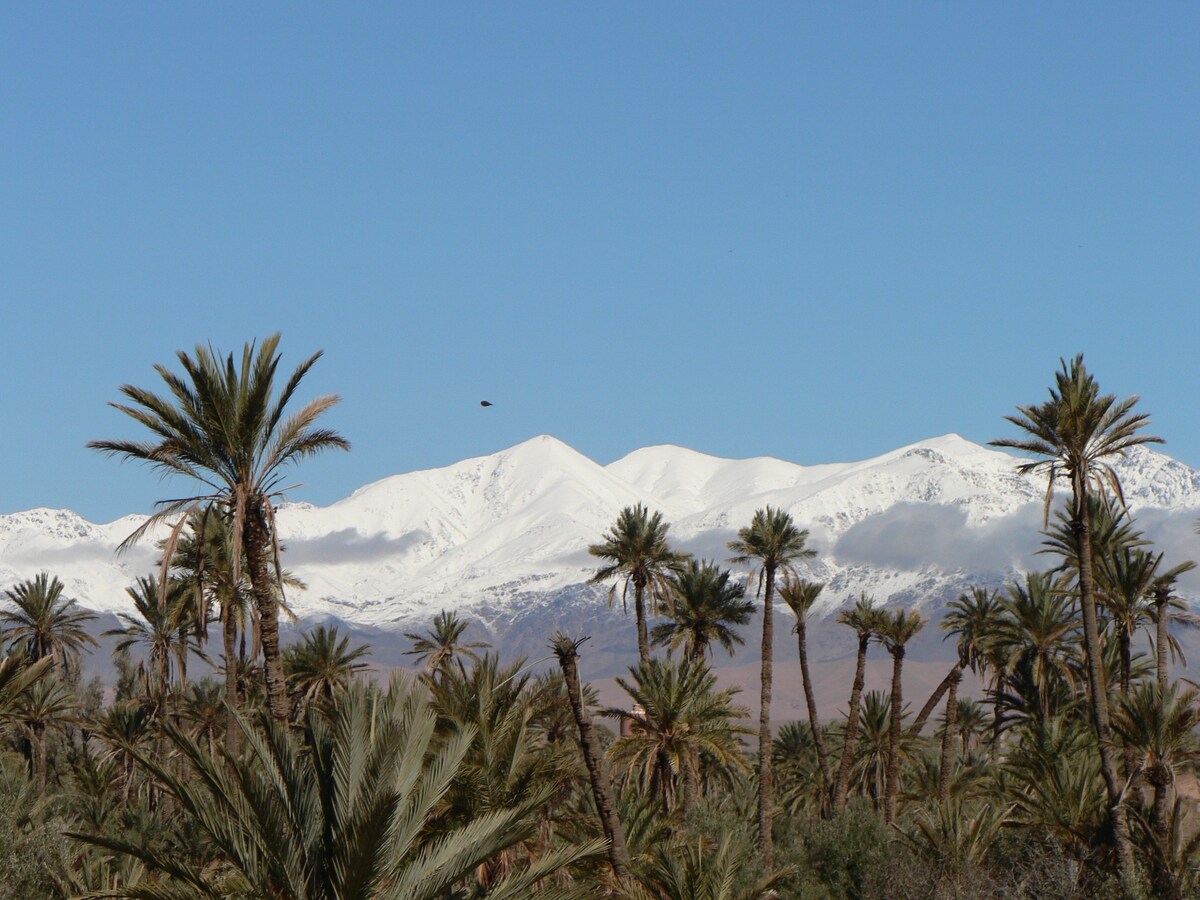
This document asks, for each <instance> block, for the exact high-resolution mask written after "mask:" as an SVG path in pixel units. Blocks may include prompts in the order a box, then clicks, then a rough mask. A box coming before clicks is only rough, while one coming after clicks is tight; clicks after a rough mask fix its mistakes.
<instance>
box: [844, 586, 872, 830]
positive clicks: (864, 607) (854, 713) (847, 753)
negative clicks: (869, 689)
mask: <svg viewBox="0 0 1200 900" xmlns="http://www.w3.org/2000/svg"><path fill="white" fill-rule="evenodd" d="M837 619H838V621H839V622H841V623H842V624H843V625H847V626H849V627H850V628H853V629H854V633H855V635H856V636H857V637H858V658H857V662H856V664H855V667H854V681H853V683H852V684H851V685H850V705H849V707H848V709H847V710H846V731H845V736H844V737H843V739H842V759H841V762H840V763H839V765H838V777H837V781H836V782H835V783H834V787H833V808H834V811H838V810H840V809H842V807H844V806H845V805H846V794H847V793H848V792H849V790H850V771H851V769H852V768H853V767H854V754H855V750H856V747H857V742H858V717H859V706H860V704H861V703H862V692H863V684H864V683H865V681H866V677H867V647H868V646H869V645H870V643H871V638H873V637H874V636H875V627H876V625H877V623H878V621H879V611H878V610H877V609H876V608H875V601H874V600H873V599H871V598H870V597H868V596H867V595H866V594H860V595H859V598H858V600H857V601H856V602H855V604H854V606H853V607H852V608H850V609H847V610H842V611H841V612H840V613H838V617H837Z"/></svg>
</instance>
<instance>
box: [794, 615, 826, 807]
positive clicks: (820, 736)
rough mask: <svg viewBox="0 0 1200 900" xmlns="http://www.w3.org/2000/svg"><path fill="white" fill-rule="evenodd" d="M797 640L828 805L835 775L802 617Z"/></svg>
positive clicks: (805, 699)
mask: <svg viewBox="0 0 1200 900" xmlns="http://www.w3.org/2000/svg"><path fill="white" fill-rule="evenodd" d="M796 642H797V644H799V651H800V681H801V682H802V684H803V687H804V702H805V703H806V704H807V705H808V724H809V727H810V728H812V735H813V744H814V745H815V746H816V748H817V763H818V764H819V765H820V767H821V796H822V797H824V798H825V802H824V803H822V804H821V805H822V807H826V806H827V803H828V800H829V795H830V791H831V789H832V787H833V776H832V774H831V773H830V771H829V751H828V750H827V749H826V748H825V732H824V731H823V730H822V729H821V723H820V721H818V719H817V698H816V695H815V693H814V692H813V683H812V677H811V676H810V675H809V674H808V623H807V622H806V621H805V620H804V619H803V618H802V617H801V618H797V619H796Z"/></svg>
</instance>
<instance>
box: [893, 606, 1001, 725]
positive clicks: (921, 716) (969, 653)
mask: <svg viewBox="0 0 1200 900" xmlns="http://www.w3.org/2000/svg"><path fill="white" fill-rule="evenodd" d="M946 610H947V611H946V615H945V616H944V617H943V618H942V630H943V631H945V632H946V634H945V635H944V636H943V638H942V640H945V639H946V638H948V637H951V636H954V637H957V638H958V641H957V649H958V659H956V660H955V662H954V665H953V667H951V669H950V671H949V673H947V675H946V677H945V678H943V679H942V681H941V683H940V684H939V685H938V686H937V688H936V689H935V690H934V692H933V693H932V694H930V695H929V699H928V700H927V701H925V705H924V706H922V707H921V711H920V712H919V713H917V717H916V719H914V720H913V724H912V725H911V726H910V727H909V731H910V732H911V734H912V736H913V737H916V736H917V735H919V734H920V733H921V729H922V728H924V727H925V723H926V722H927V721H928V720H929V717H930V716H931V715H932V714H933V711H934V709H935V708H936V707H937V704H938V703H939V702H940V701H941V699H942V697H944V696H945V695H946V693H947V691H951V692H957V690H958V686H959V684H960V683H961V682H962V673H963V669H964V668H969V669H970V670H971V671H972V672H977V673H982V672H983V671H985V670H986V668H987V665H988V662H987V649H988V647H989V646H990V644H989V641H990V639H991V638H992V636H993V635H994V634H995V632H996V630H997V629H998V628H999V626H1000V618H1001V615H1002V613H1003V605H1002V604H1001V603H1000V598H999V594H998V592H996V591H989V590H987V589H986V588H981V587H973V588H971V592H970V594H969V595H968V594H959V595H958V598H957V599H955V600H951V601H950V602H949V603H948V604H946ZM946 702H947V708H948V707H949V705H950V704H952V703H954V702H955V700H954V698H950V699H948V700H947V701H946Z"/></svg>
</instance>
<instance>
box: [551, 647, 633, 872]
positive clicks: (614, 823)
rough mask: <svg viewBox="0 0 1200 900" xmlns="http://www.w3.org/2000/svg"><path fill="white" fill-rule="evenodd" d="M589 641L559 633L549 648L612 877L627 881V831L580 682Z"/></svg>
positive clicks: (630, 866) (629, 870)
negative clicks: (581, 656)
mask: <svg viewBox="0 0 1200 900" xmlns="http://www.w3.org/2000/svg"><path fill="white" fill-rule="evenodd" d="M586 640H587V638H586V637H583V638H578V639H577V638H572V637H571V636H570V635H568V634H566V633H564V632H561V631H559V632H556V633H555V634H554V635H553V636H552V637H551V638H550V648H551V649H552V650H553V651H554V655H555V656H557V657H558V664H559V666H560V667H561V668H562V674H563V680H564V681H566V683H567V696H568V697H569V698H570V701H571V711H572V713H574V716H575V727H576V729H577V730H578V732H579V745H580V747H581V749H582V751H583V761H584V765H586V766H587V770H588V779H589V780H590V781H591V785H592V799H593V800H594V801H595V804H596V812H597V814H598V815H599V817H600V827H601V829H602V830H603V831H604V838H605V840H606V841H607V843H608V862H609V865H610V866H611V867H612V873H613V877H615V878H616V880H617V881H618V882H627V881H628V880H629V877H630V872H631V870H632V865H631V863H630V860H629V850H628V849H627V848H626V846H625V832H624V830H623V829H622V828H621V819H620V816H619V815H618V814H617V802H616V799H615V798H614V796H613V786H612V780H611V779H610V778H609V775H608V766H607V765H606V764H605V760H604V751H602V750H601V749H600V739H599V737H598V736H597V734H596V732H595V730H594V729H593V728H592V718H591V716H590V715H588V710H587V707H586V706H584V703H583V685H582V682H581V681H580V680H579V645H580V644H582V643H583V642H584V641H586Z"/></svg>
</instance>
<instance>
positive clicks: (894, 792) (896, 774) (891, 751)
mask: <svg viewBox="0 0 1200 900" xmlns="http://www.w3.org/2000/svg"><path fill="white" fill-rule="evenodd" d="M891 653H892V708H891V712H890V713H889V719H890V722H889V725H890V728H889V731H890V734H889V736H888V758H887V786H886V787H885V788H884V792H883V815H884V818H885V819H886V820H887V823H888V824H889V825H894V824H895V823H896V800H897V799H898V798H899V796H900V725H901V722H900V720H901V718H902V715H901V713H902V712H903V710H904V689H903V686H902V683H901V672H902V671H903V669H904V645H903V644H897V645H896V646H895V647H893V648H892V651H891Z"/></svg>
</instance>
